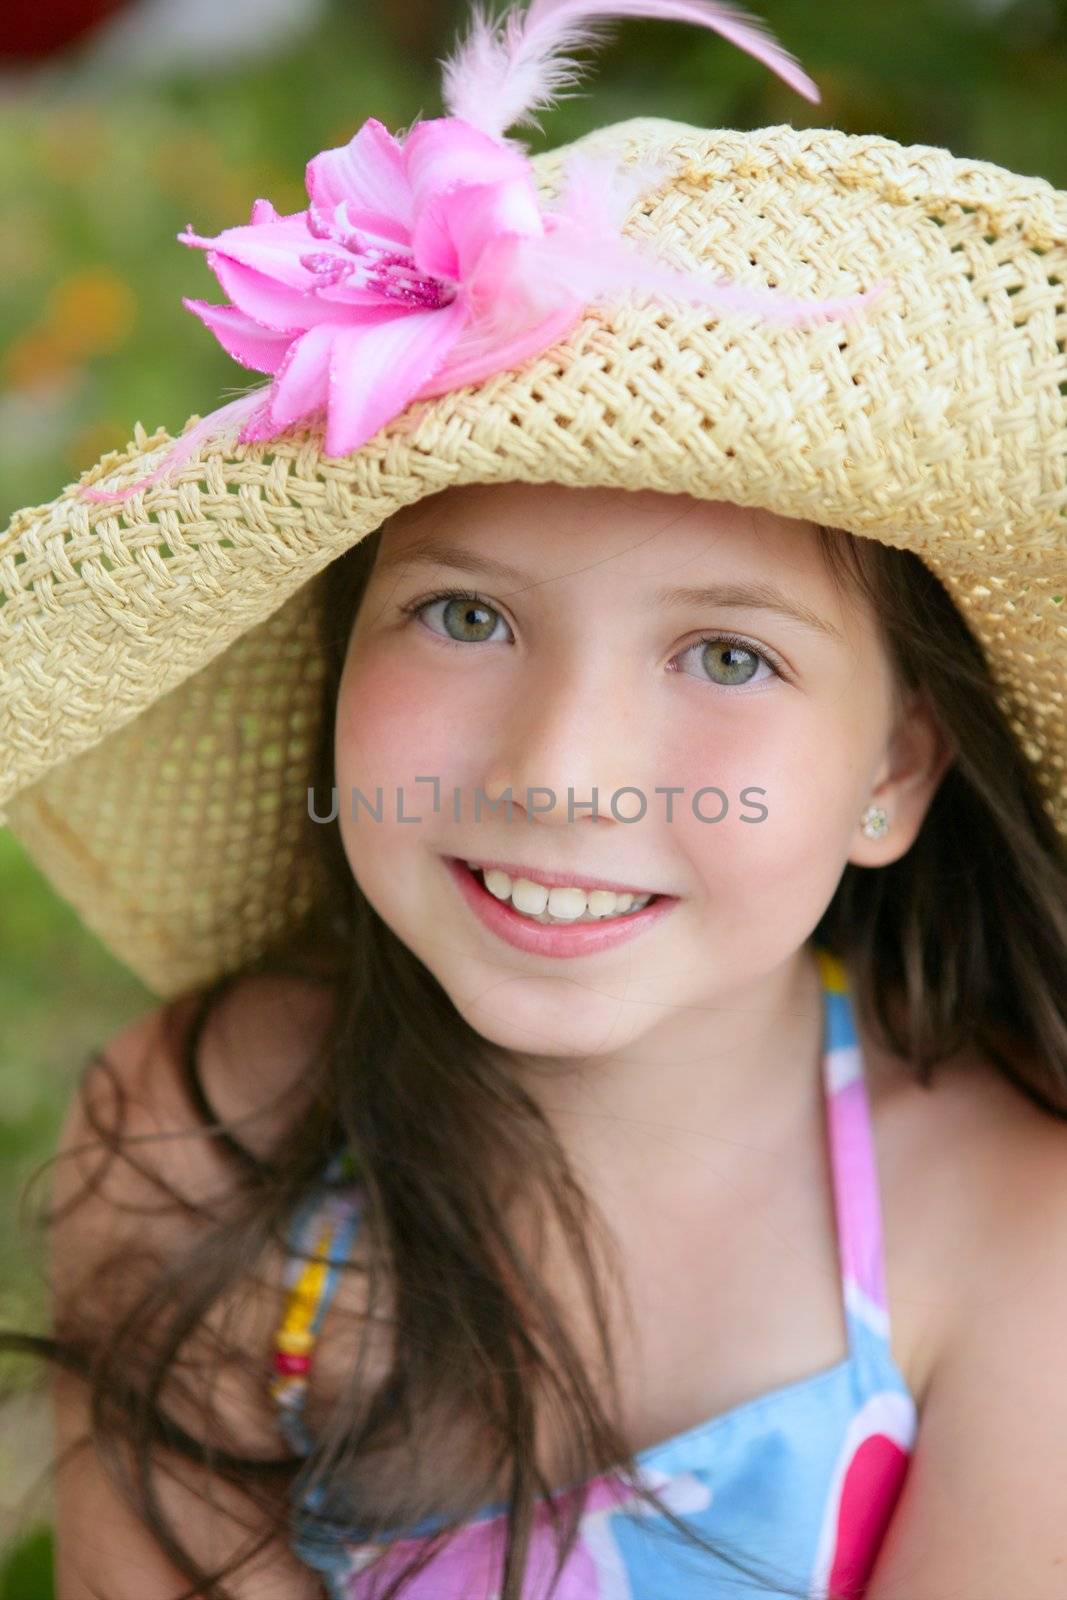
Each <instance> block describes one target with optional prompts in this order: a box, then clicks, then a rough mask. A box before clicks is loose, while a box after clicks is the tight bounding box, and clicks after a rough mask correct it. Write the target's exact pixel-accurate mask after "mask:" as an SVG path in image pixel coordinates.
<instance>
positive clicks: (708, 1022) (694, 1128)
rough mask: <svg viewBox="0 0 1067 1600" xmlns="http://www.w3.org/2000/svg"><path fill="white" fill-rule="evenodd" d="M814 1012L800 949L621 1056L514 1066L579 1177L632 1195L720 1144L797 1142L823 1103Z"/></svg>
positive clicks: (819, 1002)
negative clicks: (631, 1190) (627, 1188)
mask: <svg viewBox="0 0 1067 1600" xmlns="http://www.w3.org/2000/svg"><path fill="white" fill-rule="evenodd" d="M823 1014H824V1004H823V994H822V983H821V978H820V974H819V970H818V966H817V964H816V961H815V956H814V951H813V949H812V946H811V945H810V944H806V945H804V946H802V947H801V949H800V950H798V951H797V952H796V954H795V956H793V957H792V958H791V959H790V960H789V961H788V962H786V963H785V964H783V966H781V967H780V968H779V969H777V970H776V971H775V972H774V973H773V974H772V975H771V976H770V977H767V978H762V979H760V980H759V981H758V982H757V983H752V984H743V985H740V986H735V987H734V988H732V989H731V990H730V991H729V992H722V993H720V994H712V995H711V996H710V997H709V999H708V1001H707V1003H706V1005H705V1006H702V1007H701V1008H699V1010H695V1009H692V1008H687V1009H686V1010H685V1011H684V1012H679V1013H678V1014H676V1015H673V1016H670V1017H668V1018H665V1019H663V1020H662V1021H661V1022H660V1023H659V1024H657V1026H656V1028H655V1029H653V1030H650V1031H649V1032H648V1033H646V1034H645V1035H643V1036H642V1037H641V1039H640V1040H638V1041H637V1042H635V1043H634V1044H631V1045H629V1046H627V1047H625V1048H623V1049H620V1050H618V1051H615V1052H606V1053H604V1054H602V1055H597V1056H592V1057H588V1056H587V1057H585V1058H582V1059H580V1060H575V1059H567V1060H563V1059H558V1058H549V1057H529V1058H528V1057H522V1058H517V1059H516V1060H515V1066H514V1070H517V1071H518V1073H519V1075H520V1078H521V1082H522V1085H523V1087H524V1088H525V1089H526V1090H527V1092H528V1093H529V1094H530V1095H531V1096H532V1097H533V1099H534V1100H536V1102H537V1104H538V1105H539V1106H540V1108H541V1110H542V1111H543V1112H544V1114H545V1116H546V1117H547V1119H548V1121H549V1122H550V1124H551V1126H552V1128H553V1130H554V1132H555V1133H556V1136H557V1137H558V1139H559V1141H560V1143H561V1144H562V1146H563V1148H564V1150H565V1152H566V1154H567V1155H568V1157H569V1158H570V1159H571V1160H572V1162H573V1163H574V1164H575V1166H576V1169H577V1170H578V1171H579V1172H580V1173H581V1174H582V1175H583V1176H584V1178H585V1179H586V1181H588V1180H589V1179H595V1178H596V1177H597V1176H598V1175H600V1176H602V1177H605V1178H607V1179H608V1180H609V1182H610V1184H611V1186H612V1187H614V1185H615V1184H616V1183H618V1182H620V1181H623V1182H625V1183H627V1184H629V1185H631V1186H633V1187H635V1188H637V1189H640V1188H641V1187H642V1186H643V1185H644V1184H645V1183H646V1182H659V1183H661V1182H662V1181H663V1176H664V1172H665V1169H667V1168H669V1166H670V1164H671V1162H672V1161H675V1162H677V1161H678V1160H679V1158H682V1159H684V1158H685V1157H688V1156H696V1157H698V1158H701V1157H704V1158H706V1157H707V1154H708V1152H711V1151H715V1150H716V1149H717V1148H720V1147H722V1146H724V1145H725V1144H737V1143H739V1142H741V1143H745V1142H747V1143H748V1144H750V1145H751V1146H752V1147H754V1148H755V1149H757V1150H759V1151H760V1152H762V1151H767V1152H768V1153H769V1152H771V1151H773V1150H777V1149H782V1150H784V1149H786V1148H787V1147H788V1146H789V1144H790V1143H793V1142H795V1139H796V1134H797V1129H798V1128H799V1127H802V1126H806V1125H807V1124H806V1122H805V1120H804V1119H805V1117H807V1116H808V1115H809V1114H810V1112H811V1110H812V1107H813V1106H815V1107H817V1106H818V1104H819V1102H820V1100H821V1095H822V1081H821V1067H822V1045H823ZM685 1164H686V1165H688V1164H689V1163H688V1162H686V1163H685Z"/></svg>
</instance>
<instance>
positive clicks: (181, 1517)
mask: <svg viewBox="0 0 1067 1600" xmlns="http://www.w3.org/2000/svg"><path fill="white" fill-rule="evenodd" d="M198 998H199V997H197V996H195V995H194V996H189V997H186V998H183V999H182V1000H181V1001H180V1002H178V1003H174V1004H169V1005H162V1006H157V1007H154V1008H153V1009H151V1010H149V1011H146V1012H144V1013H142V1014H141V1015H140V1016H137V1017H135V1018H133V1019H132V1020H131V1021H130V1022H129V1023H127V1024H126V1025H125V1026H124V1027H123V1028H121V1029H120V1030H119V1031H118V1032H117V1033H116V1034H115V1035H114V1036H113V1037H112V1038H111V1039H109V1040H108V1041H107V1042H106V1044H105V1045H103V1046H102V1048H101V1049H100V1050H99V1051H98V1052H96V1055H95V1057H94V1059H93V1061H92V1062H91V1064H90V1067H89V1069H88V1070H87V1071H86V1073H85V1074H84V1077H83V1081H82V1084H81V1085H80V1089H79V1092H77V1093H76V1094H75V1095H74V1096H73V1097H72V1100H71V1103H70V1106H69V1108H68V1111H67V1115H66V1118H65V1121H64V1126H63V1129H62V1132H61V1135H60V1139H59V1144H58V1149H57V1152H56V1156H57V1159H56V1161H55V1163H54V1165H53V1167H52V1173H51V1179H52V1184H51V1189H52V1192H51V1210H52V1218H53V1220H52V1224H51V1227H50V1230H49V1241H48V1247H49V1280H50V1287H51V1293H52V1320H53V1324H54V1328H55V1332H56V1334H57V1335H58V1336H59V1337H60V1338H62V1339H64V1340H75V1341H77V1342H79V1343H82V1342H85V1343H87V1344H88V1345H89V1346H90V1348H92V1349H100V1348H101V1347H103V1348H104V1349H108V1348H109V1346H110V1345H111V1344H112V1343H113V1341H114V1340H115V1339H119V1341H120V1343H119V1345H118V1353H119V1355H120V1357H121V1358H122V1360H123V1361H124V1362H125V1361H126V1360H127V1359H129V1360H130V1362H131V1366H136V1367H137V1369H138V1377H139V1379H140V1378H141V1375H142V1369H143V1372H144V1373H145V1374H149V1373H151V1371H152V1367H153V1363H154V1360H155V1352H154V1351H153V1350H151V1349H149V1348H148V1345H149V1344H153V1345H154V1342H155V1333H156V1328H157V1327H159V1326H162V1331H163V1337H164V1339H166V1337H167V1334H168V1332H169V1330H170V1328H171V1325H172V1324H171V1313H176V1314H178V1315H180V1316H181V1317H184V1316H186V1314H189V1315H190V1318H191V1320H190V1323H189V1332H188V1333H187V1335H186V1336H185V1337H184V1338H183V1339H182V1343H181V1348H180V1353H179V1358H178V1359H177V1360H176V1361H172V1362H171V1363H170V1364H169V1365H168V1366H167V1369H166V1377H165V1379H164V1381H163V1383H162V1386H161V1389H160V1391H159V1403H160V1405H161V1407H162V1409H163V1410H164V1411H165V1412H166V1414H167V1415H168V1416H169V1417H170V1418H172V1419H175V1420H176V1421H177V1422H178V1424H179V1426H181V1427H183V1428H184V1429H185V1431H186V1432H187V1433H189V1434H190V1435H192V1436H193V1437H194V1438H197V1439H200V1440H205V1439H206V1438H209V1437H210V1438H211V1439H212V1441H213V1442H215V1443H216V1444H220V1443H221V1445H222V1446H223V1448H225V1449H227V1450H228V1451H231V1452H237V1453H239V1454H247V1455H250V1456H254V1457H256V1458H257V1459H260V1460H276V1459H284V1458H285V1457H287V1456H288V1454H289V1450H288V1447H287V1445H286V1444H285V1442H284V1440H283V1439H282V1437H281V1434H280V1430H279V1428H278V1425H277V1417H276V1412H275V1410H274V1407H273V1405H272V1403H271V1402H270V1399H269V1395H268V1393H267V1386H266V1378H267V1376H268V1373H269V1356H270V1348H271V1339H272V1333H273V1329H274V1327H275V1325H276V1321H277V1316H278V1308H279V1304H280V1297H281V1291H282V1283H281V1265H282V1263H281V1261H280V1260H279V1259H278V1257H277V1255H274V1256H272V1255H269V1254H268V1255H261V1256H260V1257H259V1258H258V1259H257V1260H256V1262H255V1265H254V1268H252V1269H251V1270H250V1272H249V1273H247V1274H244V1273H242V1274H239V1275H238V1281H235V1283H234V1284H233V1285H232V1286H231V1287H229V1288H227V1289H225V1290H224V1291H223V1292H222V1293H221V1294H218V1295H216V1294H215V1293H214V1291H213V1287H212V1284H211V1282H210V1281H209V1280H210V1277H211V1271H212V1265H211V1263H212V1260H214V1257H212V1258H211V1259H210V1260H205V1259H202V1260H201V1261H200V1264H199V1270H198V1269H197V1266H196V1255H197V1248H196V1247H197V1244H198V1242H199V1240H200V1239H201V1238H202V1237H203V1236H204V1233H205V1230H207V1229H210V1228H211V1226H212V1225H213V1224H214V1223H216V1222H217V1221H218V1220H220V1219H221V1218H222V1217H223V1216H224V1215H225V1213H226V1211H227V1207H228V1206H229V1205H230V1204H231V1203H232V1200H233V1196H234V1191H235V1188H236V1185H235V1183H234V1167H233V1162H232V1159H230V1160H228V1159H227V1157H226V1155H225V1152H223V1151H222V1150H220V1148H219V1144H218V1140H217V1138H216V1137H214V1136H212V1134H211V1132H210V1127H211V1124H210V1123H209V1124H208V1128H207V1129H206V1128H205V1115H209V1116H210V1115H211V1114H212V1113H214V1114H215V1115H217V1116H218V1117H220V1118H222V1119H224V1120H226V1121H233V1120H236V1121H238V1122H241V1124H242V1126H241V1133H240V1137H241V1141H242V1143H244V1144H245V1145H246V1146H247V1147H248V1148H250V1149H258V1150H259V1151H260V1152H262V1153H266V1152H268V1151H269V1148H270V1146H271V1144H272V1142H273V1141H274V1140H276V1139H277V1137H278V1135H279V1132H280V1130H281V1128H282V1125H283V1121H284V1119H285V1118H291V1117H292V1116H293V1115H294V1114H295V1113H296V1108H295V1107H294V1105H293V1103H292V1102H293V1098H294V1097H293V1096H291V1095H289V1096H286V1095H285V1093H284V1092H285V1091H286V1090H287V1089H288V1088H289V1087H290V1086H291V1085H292V1084H293V1083H298V1082H299V1079H300V1073H301V1067H302V1066H303V1065H305V1064H306V1062H307V1060H308V1059H309V1052H310V1050H311V1049H312V1048H313V1047H314V1042H315V1040H316V1038H317V1036H318V1033H317V1030H319V1029H320V1028H321V1027H322V1026H324V1024H325V1021H326V1018H325V1016H324V1011H323V997H322V993H321V990H318V989H317V988H316V986H313V985H310V984H308V985H304V984H301V983H297V982H288V983H285V984H281V983H278V982H277V981H275V980H270V981H267V980H264V979H256V980H255V981H248V982H245V983H243V984H240V985H238V986H236V987H235V988H234V990H232V991H230V992H228V993H227V994H226V995H225V996H224V997H222V998H220V1001H219V1004H218V1007H217V1009H215V1010H213V1011H211V1012H209V1013H208V1015H207V1021H206V1025H205V1027H204V1028H203V1030H202V1033H201V1036H200V1037H199V1038H198V1039H195V1040H194V1038H193V1032H194V1023H195V1022H196V1019H197V1012H198ZM194 1044H195V1047H196V1059H197V1062H198V1065H199V1073H200V1083H201V1086H202V1090H203V1097H204V1101H205V1102H206V1104H198V1103H197V1098H196V1093H195V1091H192V1092H191V1091H190V1087H189V1084H188V1083H187V1081H186V1079H185V1077H184V1075H183V1070H182V1061H183V1056H184V1053H185V1052H186V1049H187V1048H188V1047H190V1046H192V1045H194ZM279 1095H281V1096H283V1100H285V1105H284V1109H282V1108H281V1107H280V1104H279ZM297 1114H298V1113H297ZM279 1254H280V1253H279ZM190 1263H192V1265H190ZM205 1268H206V1272H205ZM159 1285H162V1286H163V1292H162V1296H161V1303H156V1305H155V1307H154V1311H155V1312H157V1313H158V1312H159V1310H160V1309H161V1308H162V1310H163V1312H164V1315H163V1317H162V1318H160V1317H159V1316H158V1315H153V1314H150V1316H149V1319H148V1322H147V1324H146V1323H145V1322H139V1323H138V1324H137V1337H136V1340H135V1344H136V1348H135V1349H133V1350H132V1351H131V1350H130V1349H129V1348H128V1346H124V1345H122V1343H121V1338H122V1335H121V1327H122V1324H123V1322H124V1320H125V1318H126V1317H127V1315H128V1314H129V1313H131V1312H133V1311H135V1310H136V1308H137V1306H138V1305H139V1304H140V1303H141V1302H142V1301H143V1299H144V1297H145V1296H146V1295H147V1294H151V1293H153V1292H154V1291H155V1289H156V1288H157V1286H159ZM190 1297H191V1298H192V1304H191V1305H190V1304H188V1303H183V1301H188V1300H189V1298H190ZM198 1297H200V1298H199V1299H198ZM198 1304H202V1305H204V1306H205V1310H204V1311H203V1312H202V1313H201V1312H200V1311H199V1310H197V1306H198ZM194 1315H195V1324H194V1322H193V1320H192V1319H193V1317H194ZM220 1353H221V1355H222V1360H221V1361H220V1360H219V1356H220ZM233 1357H239V1359H234V1358H233ZM123 1370H124V1371H125V1366H124V1368H123ZM188 1370H192V1371H197V1370H202V1371H204V1372H205V1374H206V1375H210V1377H209V1380H208V1379H206V1381H205V1386H204V1388H203V1389H202V1390H201V1389H199V1388H198V1387H197V1386H196V1385H195V1384H191V1383H189V1382H188V1381H187V1379H186V1377H185V1373H186V1372H187V1371H188ZM208 1381H210V1393H209V1392H208ZM53 1415H54V1424H55V1439H56V1445H57V1448H58V1450H59V1452H60V1454H59V1457H58V1459H57V1464H56V1465H57V1470H56V1478H55V1515H54V1524H55V1532H56V1584H57V1594H58V1595H59V1596H60V1597H62V1600H82V1597H84V1600H89V1596H90V1595H94V1596H95V1595H99V1594H102V1593H106V1594H108V1595H109V1596H110V1597H112V1600H134V1597H136V1600H145V1597H147V1596H149V1595H152V1596H154V1595H159V1596H162V1595H174V1594H178V1593H181V1592H188V1588H187V1585H188V1581H189V1576H190V1575H189V1573H188V1572H187V1571H186V1570H185V1569H184V1567H182V1568H181V1569H179V1567H178V1566H176V1565H175V1564H174V1563H173V1562H172V1561H171V1560H170V1558H169V1556H168V1555H167V1554H165V1552H164V1550H163V1548H162V1546H161V1545H160V1544H158V1543H157V1541H156V1539H155V1537H154V1536H153V1535H152V1534H150V1532H149V1530H148V1527H147V1525H146V1524H145V1522H143V1521H142V1519H141V1514H140V1513H135V1511H134V1509H133V1508H132V1507H131V1505H130V1503H129V1499H128V1495H124V1494H120V1493H119V1492H118V1489H117V1486H116V1482H115V1479H114V1476H113V1470H112V1469H111V1468H110V1467H107V1468H106V1463H105V1460H104V1459H102V1458H101V1457H100V1456H98V1454H97V1452H96V1449H95V1448H93V1447H92V1446H93V1444H94V1440H93V1431H94V1430H93V1428H91V1427H90V1404H89V1396H88V1393H87V1389H86V1385H85V1383H84V1381H83V1380H82V1379H81V1378H80V1377H76V1376H75V1375H73V1374H72V1373H69V1372H67V1371H65V1370H62V1369H61V1370H60V1371H59V1372H58V1373H57V1375H56V1379H55V1383H54V1387H53ZM152 1488H153V1491H154V1494H155V1496H156V1506H157V1510H158V1509H162V1512H163V1514H164V1517H165V1520H166V1522H167V1524H168V1526H169V1528H170V1529H171V1530H173V1531H176V1532H177V1533H178V1535H179V1537H180V1538H181V1540H182V1542H183V1544H184V1547H185V1549H186V1551H187V1552H188V1554H189V1555H190V1556H191V1558H192V1559H194V1560H196V1561H198V1562H199V1563H201V1564H202V1566H204V1567H205V1568H209V1569H215V1568H217V1567H218V1565H219V1564H220V1563H222V1562H226V1561H229V1560H231V1559H235V1558H237V1557H238V1556H239V1555H241V1554H243V1553H247V1551H248V1549H249V1535H250V1533H254V1534H256V1535H259V1534H262V1535H264V1536H265V1537H266V1542H265V1543H263V1544H262V1545H261V1547H260V1550H259V1554H258V1556H257V1557H256V1558H255V1559H253V1560H252V1561H251V1562H250V1563H249V1564H248V1565H244V1566H242V1567H241V1568H240V1569H239V1572H238V1575H237V1576H236V1577H233V1576H231V1577H229V1578H227V1580H226V1582H227V1585H228V1587H229V1591H230V1592H232V1593H233V1594H234V1596H235V1600H236V1597H240V1600H245V1597H247V1600H252V1596H255V1597H256V1600H315V1597H317V1596H320V1595H321V1594H322V1593H323V1588H322V1583H321V1580H320V1578H319V1577H318V1576H317V1575H316V1574H313V1573H311V1572H310V1571H309V1570H308V1569H307V1568H306V1567H304V1566H303V1565H302V1564H301V1563H300V1562H299V1561H298V1560H297V1559H296V1557H295V1556H294V1554H293V1553H292V1551H291V1550H290V1548H289V1546H288V1543H287V1541H286V1540H285V1539H284V1538H283V1537H282V1535H280V1534H279V1533H277V1532H276V1527H277V1524H274V1523H269V1524H268V1521H267V1520H266V1509H265V1505H264V1504H263V1503H258V1504H257V1503H254V1502H253V1500H252V1499H251V1498H250V1497H249V1496H248V1495H247V1494H246V1492H245V1490H244V1488H243V1487H239V1486H238V1485H237V1484H236V1483H235V1482H231V1481H230V1480H228V1479H223V1478H222V1477H220V1476H219V1475H218V1474H215V1473H211V1474H208V1472H207V1471H206V1469H205V1468H203V1466H202V1465H200V1464H199V1463H196V1464H194V1463H192V1462H190V1461H186V1460H170V1459H169V1460H168V1462H167V1464H166V1468H165V1470H163V1471H161V1472H160V1473H159V1474H158V1475H154V1477H153V1482H152ZM260 1494H261V1495H262V1488H261V1490H260ZM284 1496H285V1486H284V1483H282V1482H281V1480H279V1484H278V1488H277V1496H276V1499H275V1502H274V1509H275V1512H276V1513H277V1514H278V1515H279V1516H280V1517H282V1518H284V1515H285V1507H284ZM198 1592H199V1589H198Z"/></svg>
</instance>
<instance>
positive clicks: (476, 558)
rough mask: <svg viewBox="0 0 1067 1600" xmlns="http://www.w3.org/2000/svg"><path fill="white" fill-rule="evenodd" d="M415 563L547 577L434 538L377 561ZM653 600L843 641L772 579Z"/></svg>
mask: <svg viewBox="0 0 1067 1600" xmlns="http://www.w3.org/2000/svg"><path fill="white" fill-rule="evenodd" d="M415 566H435V567H451V568H453V569H454V570H455V571H457V572H477V573H480V574H481V575H482V576H483V577H486V578H493V579H495V580H496V581H497V582H503V583H511V584H514V585H515V587H516V588H532V587H533V586H534V585H535V584H536V583H539V582H542V581H543V579H541V578H534V577H532V576H531V575H530V573H528V572H520V571H519V569H518V568H517V567H511V566H509V565H508V564H507V562H505V561H494V560H492V559H491V558H490V557H488V556H483V555H479V554H478V552H477V551H476V550H468V549H467V548H466V547H465V546H464V545H458V544H446V543H443V542H442V541H441V540H439V539H431V538H427V539H422V540H420V541H419V542H418V543H417V544H413V545H409V546H408V547H407V548H406V549H404V550H394V551H393V552H392V553H391V554H389V555H387V556H383V557H382V559H381V560H380V561H379V563H378V572H379V573H383V572H391V571H392V570H393V569H394V568H395V567H415ZM651 598H652V600H653V602H654V603H655V604H656V605H658V606H694V607H699V606H719V607H722V608H727V607H732V608H735V609H744V610H749V611H777V612H779V613H780V614H781V615H782V616H786V617H791V618H792V619H793V621H794V622H799V623H800V624H801V626H802V627H805V628H809V629H811V630H812V632H814V633H821V634H824V635H825V636H826V637H827V638H829V639H833V640H835V641H836V642H837V643H839V644H841V643H843V642H844V635H843V633H842V632H841V630H840V628H837V627H835V626H834V624H833V623H832V622H828V621H827V619H826V618H825V617H821V616H820V615H819V613H818V612H817V611H813V610H812V608H811V607H810V606H806V605H805V604H804V603H803V601H800V600H792V599H790V597H789V596H788V595H787V594H785V593H784V591H783V590H781V589H779V588H777V587H776V586H775V585H774V584H773V583H766V582H763V581H759V580H757V581H745V582H743V583H742V582H733V583H713V584H705V585H701V586H699V587H693V588H674V589H672V588H665V589H657V590H655V592H654V593H653V595H652V597H651Z"/></svg>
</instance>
